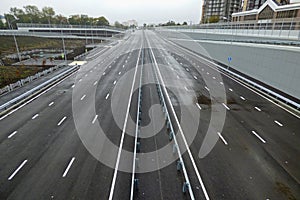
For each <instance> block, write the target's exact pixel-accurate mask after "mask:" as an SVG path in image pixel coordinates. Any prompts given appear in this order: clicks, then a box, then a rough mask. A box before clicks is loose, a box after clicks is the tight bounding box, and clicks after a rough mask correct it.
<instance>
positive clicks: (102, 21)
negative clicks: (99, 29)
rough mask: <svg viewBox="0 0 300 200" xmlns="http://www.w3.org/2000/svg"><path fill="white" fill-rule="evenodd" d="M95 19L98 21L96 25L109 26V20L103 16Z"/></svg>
mask: <svg viewBox="0 0 300 200" xmlns="http://www.w3.org/2000/svg"><path fill="white" fill-rule="evenodd" d="M94 20H95V21H96V25H98V26H109V22H108V20H107V19H106V18H105V17H103V16H101V17H98V18H95V19H94Z"/></svg>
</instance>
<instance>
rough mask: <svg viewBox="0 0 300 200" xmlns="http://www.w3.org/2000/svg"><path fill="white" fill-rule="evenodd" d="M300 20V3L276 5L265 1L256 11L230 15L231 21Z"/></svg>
mask: <svg viewBox="0 0 300 200" xmlns="http://www.w3.org/2000/svg"><path fill="white" fill-rule="evenodd" d="M295 18H300V3H295V4H288V5H278V3H277V2H274V1H273V0H267V1H266V2H265V3H264V4H263V5H262V6H261V7H259V8H258V9H253V10H248V11H243V12H237V13H233V14H232V21H235V22H237V21H250V20H256V21H275V20H284V19H295Z"/></svg>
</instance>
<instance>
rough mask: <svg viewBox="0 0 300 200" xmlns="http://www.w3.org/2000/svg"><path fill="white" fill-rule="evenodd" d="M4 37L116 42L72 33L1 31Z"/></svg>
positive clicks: (108, 38) (0, 33)
mask: <svg viewBox="0 0 300 200" xmlns="http://www.w3.org/2000/svg"><path fill="white" fill-rule="evenodd" d="M0 35H2V36H12V35H15V36H31V37H45V38H60V39H61V38H62V37H63V38H64V39H89V40H90V39H99V40H116V38H114V37H101V36H97V35H94V36H79V35H73V34H70V33H65V32H64V33H63V34H61V33H54V32H28V31H18V30H0Z"/></svg>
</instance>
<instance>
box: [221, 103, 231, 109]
mask: <svg viewBox="0 0 300 200" xmlns="http://www.w3.org/2000/svg"><path fill="white" fill-rule="evenodd" d="M222 105H223V106H224V107H225V108H226V109H227V110H230V108H229V107H228V106H227V105H226V104H225V103H222Z"/></svg>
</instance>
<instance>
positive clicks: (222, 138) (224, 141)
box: [217, 132, 228, 145]
mask: <svg viewBox="0 0 300 200" xmlns="http://www.w3.org/2000/svg"><path fill="white" fill-rule="evenodd" d="M217 133H218V135H219V137H220V138H221V140H222V141H223V143H224V144H225V145H228V143H227V142H226V140H225V139H224V137H223V136H222V135H221V133H220V132H217Z"/></svg>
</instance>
